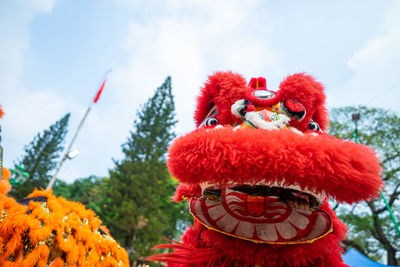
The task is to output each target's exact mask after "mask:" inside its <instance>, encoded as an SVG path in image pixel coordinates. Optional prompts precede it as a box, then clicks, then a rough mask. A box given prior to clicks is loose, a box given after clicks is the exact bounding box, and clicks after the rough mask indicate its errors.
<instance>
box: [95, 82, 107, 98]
mask: <svg viewBox="0 0 400 267" xmlns="http://www.w3.org/2000/svg"><path fill="white" fill-rule="evenodd" d="M106 81H107V78H105V79H104V81H103V83H102V84H101V86H100V89H99V91H97V94H96V96H95V97H94V99H93V103H97V101H98V100H99V99H100V96H101V93H102V92H103V89H104V85H105V84H106Z"/></svg>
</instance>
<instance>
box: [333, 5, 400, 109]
mask: <svg viewBox="0 0 400 267" xmlns="http://www.w3.org/2000/svg"><path fill="white" fill-rule="evenodd" d="M399 12H400V4H399V3H397V5H395V6H394V7H393V8H392V9H391V12H390V13H389V14H387V15H386V20H385V22H384V23H383V25H382V33H381V34H380V35H378V36H376V37H375V38H373V39H372V40H369V41H368V42H367V43H366V44H365V45H364V46H363V47H361V48H360V49H359V50H358V51H355V52H354V54H353V56H352V57H351V58H350V59H349V60H348V62H347V66H348V68H350V69H351V70H352V72H353V75H352V77H351V79H350V80H349V81H348V82H346V83H345V84H344V85H343V90H346V91H343V92H346V94H347V97H346V99H347V100H346V99H343V97H340V96H337V97H336V99H334V100H333V101H334V102H335V103H336V102H337V103H342V101H344V104H347V105H358V104H362V105H370V106H379V107H384V108H389V109H393V110H396V111H397V112H399V111H400V106H399V105H398V101H397V99H399V98H400V90H399V88H400V76H399V75H398V63H399V62H400V50H399V47H400V18H399V17H398V15H396V16H394V14H399ZM336 105H337V104H336ZM342 105H343V104H342Z"/></svg>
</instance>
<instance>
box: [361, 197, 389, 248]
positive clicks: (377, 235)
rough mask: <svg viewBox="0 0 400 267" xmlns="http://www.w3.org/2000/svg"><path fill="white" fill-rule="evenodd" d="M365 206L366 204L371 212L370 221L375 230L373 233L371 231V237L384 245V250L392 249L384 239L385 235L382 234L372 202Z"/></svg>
mask: <svg viewBox="0 0 400 267" xmlns="http://www.w3.org/2000/svg"><path fill="white" fill-rule="evenodd" d="M367 204H368V207H369V208H370V209H371V211H372V219H373V222H374V227H375V230H376V231H373V230H372V229H371V234H372V236H373V237H374V238H375V239H376V240H378V241H379V242H380V243H382V244H383V245H384V247H386V249H389V248H391V249H393V246H392V245H391V244H390V242H389V240H388V239H387V238H386V236H385V234H384V233H383V230H382V227H381V225H380V223H379V221H378V213H377V212H376V208H375V205H374V202H372V201H368V202H367Z"/></svg>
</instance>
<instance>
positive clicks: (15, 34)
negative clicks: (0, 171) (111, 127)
mask: <svg viewBox="0 0 400 267" xmlns="http://www.w3.org/2000/svg"><path fill="white" fill-rule="evenodd" d="M53 6H54V1H53V0H40V1H29V0H26V1H1V2H0V25H2V27H0V36H1V39H2V40H1V42H0V62H1V64H0V81H1V88H0V101H1V102H0V104H1V105H3V108H4V111H5V112H6V116H5V118H4V119H3V120H2V122H1V124H2V126H3V128H2V130H3V131H2V135H3V139H4V140H5V141H7V143H4V142H3V146H5V159H4V160H5V164H6V165H8V166H12V161H11V160H12V159H15V158H17V157H19V156H20V154H21V153H22V148H23V145H22V143H21V142H23V143H25V144H26V143H28V142H29V141H30V140H31V138H33V136H34V135H35V134H36V133H37V132H38V131H40V130H42V129H43V128H46V127H47V126H48V125H50V124H52V123H54V122H55V121H56V120H57V119H59V118H60V117H61V115H62V114H63V109H64V108H63V107H64V101H63V100H62V99H61V98H60V97H58V96H57V94H55V93H54V92H53V90H51V89H49V88H43V89H42V90H40V91H31V90H28V89H27V88H24V87H23V86H22V85H21V83H20V80H21V78H22V76H23V74H24V64H25V63H26V62H25V58H24V56H25V54H26V52H27V50H28V49H29V42H30V31H29V25H30V23H31V22H32V21H33V19H34V18H35V17H36V16H38V15H40V14H43V13H49V12H51V10H52V8H53ZM44 107H46V108H44ZM8 148H9V149H8Z"/></svg>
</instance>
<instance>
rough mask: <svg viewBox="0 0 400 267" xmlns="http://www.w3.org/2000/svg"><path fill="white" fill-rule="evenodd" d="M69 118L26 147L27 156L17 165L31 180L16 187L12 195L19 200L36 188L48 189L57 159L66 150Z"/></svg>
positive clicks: (51, 127)
mask: <svg viewBox="0 0 400 267" xmlns="http://www.w3.org/2000/svg"><path fill="white" fill-rule="evenodd" d="M69 116H70V114H69V113H68V114H66V115H65V116H64V117H62V118H61V119H60V120H59V121H57V122H56V123H55V124H53V125H51V126H50V128H49V129H47V130H45V131H44V132H42V133H39V134H38V135H36V136H35V138H34V139H33V140H32V142H31V143H30V144H29V145H27V146H26V147H25V149H24V150H25V155H24V156H23V157H22V159H21V160H20V161H19V162H18V163H17V164H16V165H20V166H22V167H24V168H25V170H26V172H28V173H29V175H30V178H29V179H27V180H26V181H24V182H23V183H22V184H20V185H19V186H17V187H14V188H13V189H12V190H11V192H10V195H12V196H13V197H15V198H17V199H19V198H24V197H26V196H27V195H28V194H29V193H31V192H32V191H33V189H34V188H38V189H39V188H46V186H47V184H48V183H49V181H50V178H51V175H50V172H51V171H52V170H53V169H54V168H55V167H56V166H57V159H58V158H59V157H60V152H62V151H63V149H64V147H63V142H64V138H65V136H66V134H67V127H68V121H69Z"/></svg>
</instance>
